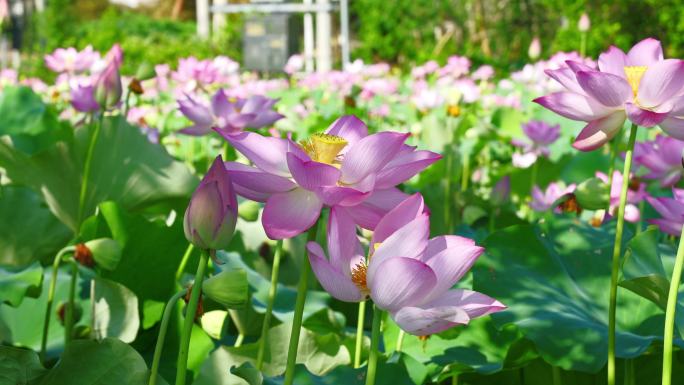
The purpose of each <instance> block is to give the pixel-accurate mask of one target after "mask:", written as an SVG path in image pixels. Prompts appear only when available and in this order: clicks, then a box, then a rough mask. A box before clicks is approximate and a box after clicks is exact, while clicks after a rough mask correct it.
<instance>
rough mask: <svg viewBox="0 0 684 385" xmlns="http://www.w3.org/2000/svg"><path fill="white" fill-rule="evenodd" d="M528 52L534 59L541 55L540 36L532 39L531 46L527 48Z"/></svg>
mask: <svg viewBox="0 0 684 385" xmlns="http://www.w3.org/2000/svg"><path fill="white" fill-rule="evenodd" d="M527 54H528V55H529V56H530V59H532V60H536V59H538V58H539V55H541V42H540V41H539V38H538V37H535V38H534V39H532V43H530V48H529V49H528V50H527Z"/></svg>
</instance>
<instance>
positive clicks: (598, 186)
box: [575, 178, 610, 210]
mask: <svg viewBox="0 0 684 385" xmlns="http://www.w3.org/2000/svg"><path fill="white" fill-rule="evenodd" d="M575 197H576V198H577V202H578V203H579V205H580V206H581V207H582V208H584V209H587V210H600V209H605V208H607V207H608V200H609V199H610V198H609V195H608V186H607V185H606V183H605V182H604V181H602V180H601V179H599V178H591V179H587V180H585V181H584V182H582V183H580V184H579V186H577V189H576V190H575Z"/></svg>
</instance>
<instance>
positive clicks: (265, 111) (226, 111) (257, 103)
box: [178, 90, 283, 136]
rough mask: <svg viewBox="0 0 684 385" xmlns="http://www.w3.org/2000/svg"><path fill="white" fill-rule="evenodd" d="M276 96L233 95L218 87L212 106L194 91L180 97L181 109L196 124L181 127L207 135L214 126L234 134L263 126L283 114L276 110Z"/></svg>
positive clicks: (190, 132)
mask: <svg viewBox="0 0 684 385" xmlns="http://www.w3.org/2000/svg"><path fill="white" fill-rule="evenodd" d="M276 102H277V100H276V99H270V98H267V97H265V96H261V95H254V96H250V97H249V98H247V99H243V98H231V99H229V98H228V97H227V96H226V94H225V93H224V92H223V90H218V91H217V92H216V93H215V94H214V96H213V97H212V98H211V106H206V105H204V104H202V103H201V102H199V101H197V100H196V99H194V98H192V97H191V96H190V95H187V96H186V99H182V100H179V101H178V104H179V105H180V110H181V112H182V113H183V115H185V116H186V117H187V118H188V119H190V120H191V121H192V122H193V123H194V124H193V125H192V126H190V127H187V128H184V129H182V130H180V132H181V133H183V134H186V135H193V136H200V135H206V134H208V133H210V132H211V130H212V129H216V130H218V131H220V132H222V133H224V134H227V135H232V134H235V133H238V132H240V131H242V130H243V129H244V128H262V127H266V126H269V125H271V124H273V123H274V122H275V121H276V120H278V119H281V118H282V117H283V115H281V114H279V113H277V112H275V111H274V110H273V105H274V104H275V103H276Z"/></svg>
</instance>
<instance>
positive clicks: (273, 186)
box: [225, 162, 297, 202]
mask: <svg viewBox="0 0 684 385" xmlns="http://www.w3.org/2000/svg"><path fill="white" fill-rule="evenodd" d="M225 167H226V170H228V174H230V177H231V179H232V181H233V185H234V186H235V189H236V191H237V192H238V194H239V195H241V196H244V197H245V198H248V199H254V198H252V195H253V194H256V196H257V197H259V198H261V197H266V198H267V197H269V196H271V194H273V193H279V192H286V191H290V190H293V189H294V188H295V187H297V185H296V184H294V183H292V181H291V180H289V179H287V178H283V177H282V176H278V175H273V174H269V173H267V172H264V171H261V170H259V169H258V168H255V167H250V166H247V165H246V164H242V163H237V162H226V163H225ZM241 191H242V192H245V193H247V194H249V195H243V194H242V193H241ZM251 193H252V194H251ZM254 200H257V201H260V202H262V201H264V199H254Z"/></svg>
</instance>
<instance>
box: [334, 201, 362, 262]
mask: <svg viewBox="0 0 684 385" xmlns="http://www.w3.org/2000/svg"><path fill="white" fill-rule="evenodd" d="M360 250H361V251H362V249H361V243H360V242H359V238H358V236H357V235H356V224H355V223H354V220H353V219H352V217H351V216H349V214H348V213H347V211H346V210H345V209H344V208H342V207H339V206H336V207H333V208H332V209H330V219H329V220H328V252H329V253H330V263H331V264H332V265H333V266H335V267H336V268H337V269H338V270H341V271H342V272H345V273H347V274H349V273H350V267H351V266H352V265H353V264H356V263H358V261H359V259H360V258H363V254H362V253H360V252H359V251H360Z"/></svg>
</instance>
